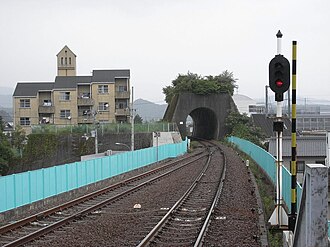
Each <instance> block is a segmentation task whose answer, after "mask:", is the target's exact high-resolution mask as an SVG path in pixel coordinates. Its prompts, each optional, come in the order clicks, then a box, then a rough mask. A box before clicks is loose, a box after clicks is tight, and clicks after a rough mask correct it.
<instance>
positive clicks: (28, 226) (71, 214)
mask: <svg viewBox="0 0 330 247" xmlns="http://www.w3.org/2000/svg"><path fill="white" fill-rule="evenodd" d="M205 156H207V153H205V152H198V153H197V154H195V155H193V156H189V157H185V158H181V159H177V160H174V161H170V162H168V163H166V164H165V165H163V166H161V167H157V168H155V169H153V170H151V171H148V172H145V173H142V174H140V175H137V176H134V177H132V178H129V179H126V180H124V181H122V182H118V183H116V184H113V185H111V186H108V187H106V188H104V189H101V190H98V191H96V192H92V193H90V194H88V195H85V196H83V197H79V198H77V199H75V200H72V201H70V202H67V203H64V204H61V205H59V206H57V207H54V208H51V209H48V210H45V211H43V212H41V213H38V214H35V215H32V216H30V217H27V218H24V219H22V220H20V221H17V222H14V223H12V224H9V225H6V226H3V227H1V228H0V234H1V235H0V244H1V246H19V245H23V244H25V243H28V242H30V241H33V240H34V239H36V238H39V237H41V236H43V235H45V234H47V233H48V232H51V231H54V230H55V229H57V228H59V227H61V226H63V225H66V224H68V223H69V222H70V221H73V220H76V219H79V218H81V217H82V216H84V215H87V214H90V213H92V212H93V211H95V210H97V209H99V208H102V207H104V206H105V205H107V204H109V203H111V202H113V201H115V200H118V199H120V198H122V197H123V196H125V195H127V194H129V193H132V192H133V191H136V190H139V189H141V188H142V187H143V186H146V185H148V184H150V182H153V181H155V180H157V179H160V178H162V177H165V176H167V175H169V174H170V173H172V172H175V171H176V170H178V169H181V168H183V167H185V166H187V165H189V164H191V163H193V162H196V161H197V160H199V159H202V158H204V157H205ZM158 173H160V174H158ZM157 174H158V175H157ZM150 177H151V178H150ZM108 193H112V196H111V195H110V196H109V194H108Z"/></svg>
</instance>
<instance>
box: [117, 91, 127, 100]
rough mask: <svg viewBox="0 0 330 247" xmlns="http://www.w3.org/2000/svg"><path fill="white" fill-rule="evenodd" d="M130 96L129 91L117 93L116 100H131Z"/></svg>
mask: <svg viewBox="0 0 330 247" xmlns="http://www.w3.org/2000/svg"><path fill="white" fill-rule="evenodd" d="M129 97H130V94H129V92H128V91H124V92H120V91H116V94H115V98H116V99H129Z"/></svg>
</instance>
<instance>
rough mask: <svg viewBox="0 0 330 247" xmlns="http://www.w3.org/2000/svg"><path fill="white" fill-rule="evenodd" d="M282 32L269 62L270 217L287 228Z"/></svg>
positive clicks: (285, 72)
mask: <svg viewBox="0 0 330 247" xmlns="http://www.w3.org/2000/svg"><path fill="white" fill-rule="evenodd" d="M282 36H283V35H282V33H281V31H278V33H277V34H276V37H277V55H276V56H275V58H273V59H272V60H271V61H270V63H269V86H270V88H271V89H272V90H273V91H274V92H275V100H276V101H277V104H276V119H275V121H274V126H273V130H274V131H275V132H276V203H275V210H274V212H273V214H272V216H271V217H270V219H269V222H270V224H271V225H272V226H275V227H277V228H279V229H286V228H287V226H288V215H287V212H286V211H285V209H284V207H283V206H284V201H283V195H282V165H283V160H282V137H283V128H284V124H283V117H282V101H283V93H284V92H285V91H287V90H288V88H289V87H290V75H289V74H290V64H289V62H288V60H287V59H286V58H285V57H284V56H283V55H281V52H282V50H281V48H282V47H281V41H282Z"/></svg>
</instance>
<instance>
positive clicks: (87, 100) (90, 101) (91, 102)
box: [77, 98, 94, 106]
mask: <svg viewBox="0 0 330 247" xmlns="http://www.w3.org/2000/svg"><path fill="white" fill-rule="evenodd" d="M77 104H78V106H82V105H89V106H91V105H94V100H93V99H91V98H78V102H77Z"/></svg>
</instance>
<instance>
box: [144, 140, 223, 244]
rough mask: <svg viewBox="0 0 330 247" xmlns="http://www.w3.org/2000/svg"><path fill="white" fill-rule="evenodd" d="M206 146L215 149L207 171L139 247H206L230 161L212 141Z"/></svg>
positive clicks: (198, 177) (196, 180)
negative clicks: (205, 243)
mask: <svg viewBox="0 0 330 247" xmlns="http://www.w3.org/2000/svg"><path fill="white" fill-rule="evenodd" d="M202 143H203V144H204V145H211V146H213V147H212V148H211V151H210V154H209V157H208V159H207V161H206V162H205V164H204V168H203V169H202V171H201V172H200V173H199V175H198V176H197V177H196V179H195V180H194V181H193V183H192V184H191V186H190V187H189V188H188V190H187V191H186V192H185V193H184V195H183V196H182V197H181V198H180V199H179V200H178V201H177V202H176V203H175V204H174V205H173V207H172V208H171V209H169V211H168V212H167V213H166V215H165V216H164V217H163V218H162V219H161V220H160V221H159V222H158V223H157V224H156V226H155V227H154V228H153V229H152V230H151V231H150V232H149V234H148V235H147V236H146V237H145V238H144V239H143V240H142V241H141V242H140V244H139V245H138V246H139V247H142V246H201V245H202V242H203V239H204V236H205V234H206V231H207V228H208V225H209V223H210V218H211V215H212V212H213V210H214V207H215V205H216V203H217V201H218V200H219V197H220V194H221V188H222V185H223V182H222V181H223V180H224V178H225V171H226V158H225V155H224V153H223V152H222V151H221V150H220V148H219V147H217V146H214V143H211V142H202Z"/></svg>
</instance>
